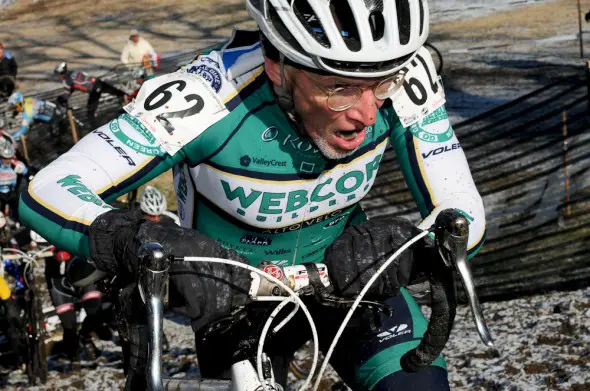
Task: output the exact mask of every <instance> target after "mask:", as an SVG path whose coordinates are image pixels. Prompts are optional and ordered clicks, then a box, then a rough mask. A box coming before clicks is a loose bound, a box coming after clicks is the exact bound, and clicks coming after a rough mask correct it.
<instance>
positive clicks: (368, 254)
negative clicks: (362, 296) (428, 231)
mask: <svg viewBox="0 0 590 391" xmlns="http://www.w3.org/2000/svg"><path fill="white" fill-rule="evenodd" d="M419 233H420V230H419V229H418V228H416V227H415V226H414V225H413V224H412V223H411V222H410V221H408V220H405V219H401V218H375V219H371V220H369V221H367V222H364V223H362V224H358V225H353V226H351V227H349V228H347V229H346V230H345V231H344V233H342V235H340V237H338V238H337V239H336V240H335V241H334V243H333V244H332V245H331V246H330V247H328V249H327V250H326V253H325V256H324V258H325V263H326V265H327V266H328V272H329V274H330V279H331V281H332V284H333V285H334V288H335V293H336V294H338V295H341V296H345V297H350V296H356V295H358V294H359V293H360V291H361V290H362V289H363V287H364V286H365V285H366V284H367V282H368V281H369V279H370V278H371V277H372V276H373V275H374V274H375V272H376V271H377V270H378V269H379V267H380V266H381V265H382V264H383V263H384V262H385V261H387V260H388V259H389V257H390V256H391V255H393V253H394V252H395V251H396V250H397V249H399V248H400V247H401V246H402V245H403V244H404V243H405V242H407V241H408V240H409V239H411V238H412V237H414V236H416V235H417V234H419ZM417 245H420V243H417V244H415V245H414V246H413V247H415V246H417ZM413 255H414V254H413V251H412V249H410V250H408V251H404V252H403V253H402V254H400V255H399V257H398V258H397V259H396V260H395V261H394V262H393V263H392V264H391V266H390V267H389V268H388V269H387V270H386V271H385V272H384V273H382V274H381V276H380V277H379V278H378V279H377V281H375V283H374V284H373V285H372V287H371V289H370V290H369V291H368V294H367V295H368V297H373V298H386V297H391V296H396V295H397V294H399V289H400V287H401V286H407V285H408V283H409V282H410V280H411V279H413V277H414V276H415V275H416V274H417V271H418V269H419V267H418V264H417V262H414V256H413Z"/></svg>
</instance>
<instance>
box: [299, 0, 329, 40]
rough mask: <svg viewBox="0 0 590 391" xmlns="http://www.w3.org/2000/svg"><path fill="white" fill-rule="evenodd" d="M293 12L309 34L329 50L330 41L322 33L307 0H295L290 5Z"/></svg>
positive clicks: (320, 25)
mask: <svg viewBox="0 0 590 391" xmlns="http://www.w3.org/2000/svg"><path fill="white" fill-rule="evenodd" d="M292 7H293V12H294V13H295V15H296V16H297V18H298V19H299V21H300V22H301V24H302V25H303V26H304V27H305V28H306V29H307V31H309V34H310V35H311V36H312V37H314V38H315V40H316V41H317V42H318V43H319V44H320V45H322V46H324V47H326V48H330V46H331V45H330V41H329V40H328V37H327V36H326V34H325V32H324V26H323V25H322V22H320V19H319V17H318V15H317V14H316V13H315V11H314V10H313V8H311V6H310V5H309V3H308V2H307V0H295V1H293V4H292Z"/></svg>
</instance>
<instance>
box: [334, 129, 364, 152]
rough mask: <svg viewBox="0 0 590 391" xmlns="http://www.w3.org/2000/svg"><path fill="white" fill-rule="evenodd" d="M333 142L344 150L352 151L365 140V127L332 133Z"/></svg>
mask: <svg viewBox="0 0 590 391" xmlns="http://www.w3.org/2000/svg"><path fill="white" fill-rule="evenodd" d="M334 136H335V137H334V142H335V144H336V145H337V146H338V148H340V149H342V150H344V151H352V150H354V149H356V148H358V147H359V146H360V145H361V144H362V143H363V141H365V129H360V130H358V129H357V130H339V131H337V132H336V133H335V134H334Z"/></svg>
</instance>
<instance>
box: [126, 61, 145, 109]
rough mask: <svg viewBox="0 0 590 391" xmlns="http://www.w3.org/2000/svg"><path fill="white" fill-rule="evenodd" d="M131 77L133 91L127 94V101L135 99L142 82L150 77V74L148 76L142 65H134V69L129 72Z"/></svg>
mask: <svg viewBox="0 0 590 391" xmlns="http://www.w3.org/2000/svg"><path fill="white" fill-rule="evenodd" d="M131 77H132V78H133V83H134V86H133V89H134V91H133V92H131V93H130V94H128V95H127V97H126V99H127V102H131V101H132V100H133V99H135V97H136V96H137V94H139V90H140V89H141V86H142V85H143V83H144V82H145V81H146V80H148V79H150V78H151V77H150V76H148V73H147V71H146V70H145V68H143V67H136V68H135V69H133V71H132V72H131Z"/></svg>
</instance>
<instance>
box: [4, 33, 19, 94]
mask: <svg viewBox="0 0 590 391" xmlns="http://www.w3.org/2000/svg"><path fill="white" fill-rule="evenodd" d="M17 71H18V65H17V64H16V60H15V59H14V56H13V55H12V54H11V53H10V52H9V51H6V50H4V44H3V43H2V42H0V98H8V97H9V96H10V95H12V92H13V91H14V88H15V86H16V73H17Z"/></svg>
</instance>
